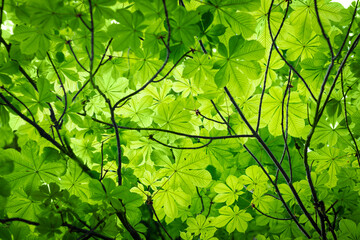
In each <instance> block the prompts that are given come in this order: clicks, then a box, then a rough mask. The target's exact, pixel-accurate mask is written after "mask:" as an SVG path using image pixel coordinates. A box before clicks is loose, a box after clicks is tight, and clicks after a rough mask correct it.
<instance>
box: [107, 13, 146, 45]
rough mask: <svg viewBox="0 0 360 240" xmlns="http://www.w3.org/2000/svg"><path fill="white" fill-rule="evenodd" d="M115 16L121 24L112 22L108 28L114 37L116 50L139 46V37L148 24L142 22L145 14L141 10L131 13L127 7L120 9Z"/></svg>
mask: <svg viewBox="0 0 360 240" xmlns="http://www.w3.org/2000/svg"><path fill="white" fill-rule="evenodd" d="M115 16H116V18H115V20H116V21H118V22H119V23H120V24H112V25H111V26H110V27H109V28H108V34H109V35H110V36H111V37H113V38H114V42H113V44H112V47H113V48H114V50H117V51H121V50H124V49H126V48H128V47H131V48H132V49H137V48H139V47H140V38H139V37H142V35H143V33H142V31H143V30H144V29H145V28H146V25H144V24H143V23H142V22H143V21H144V15H143V14H142V13H141V12H140V11H136V12H134V13H131V12H130V11H129V10H127V9H119V10H117V12H116V14H115ZM119 33H120V34H119Z"/></svg>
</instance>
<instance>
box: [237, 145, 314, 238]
mask: <svg viewBox="0 0 360 240" xmlns="http://www.w3.org/2000/svg"><path fill="white" fill-rule="evenodd" d="M243 146H244V148H245V150H246V151H247V152H248V153H249V154H250V155H251V157H252V158H253V159H254V160H255V161H256V162H257V164H258V165H259V167H260V168H261V170H262V171H263V172H264V173H265V175H266V176H267V178H268V179H269V181H270V182H271V184H272V185H273V186H274V188H275V191H276V193H277V195H278V196H279V200H280V201H281V202H282V204H283V205H284V207H285V209H286V211H287V212H288V214H289V215H290V217H291V219H293V220H294V222H295V223H296V225H297V226H298V228H299V229H300V231H301V232H302V233H303V234H304V235H305V236H306V237H307V238H309V239H310V238H311V237H310V235H309V234H308V233H307V232H306V230H305V229H304V228H303V226H302V225H301V224H300V223H299V221H298V220H297V218H296V216H295V215H294V214H293V213H292V212H291V209H290V208H289V206H288V205H287V204H286V202H285V200H284V198H283V196H282V194H281V192H280V189H279V187H278V185H277V184H276V183H275V182H274V181H273V180H272V178H271V176H270V175H269V173H268V172H267V171H266V169H265V168H264V166H263V165H262V164H261V162H260V161H259V160H258V159H257V157H256V156H255V155H254V154H253V153H252V152H251V151H250V149H248V148H247V146H246V145H245V144H244V145H243Z"/></svg>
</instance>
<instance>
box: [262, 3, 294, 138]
mask: <svg viewBox="0 0 360 240" xmlns="http://www.w3.org/2000/svg"><path fill="white" fill-rule="evenodd" d="M288 8H289V3H288V4H287V6H286V11H285V14H284V17H283V19H282V21H281V24H280V26H279V29H278V31H277V33H276V34H275V37H274V40H273V41H272V43H271V46H270V52H269V57H268V59H267V63H266V69H265V76H264V84H263V89H262V92H261V95H260V103H259V111H258V119H257V124H256V132H258V131H259V127H260V121H261V109H262V102H263V100H264V96H265V90H266V80H267V75H268V72H269V68H270V59H271V56H272V51H273V48H274V46H275V41H276V39H277V38H278V36H279V35H280V31H281V29H282V27H283V26H284V23H285V20H286V17H287V12H288V10H289V9H288ZM268 21H269V22H270V16H268Z"/></svg>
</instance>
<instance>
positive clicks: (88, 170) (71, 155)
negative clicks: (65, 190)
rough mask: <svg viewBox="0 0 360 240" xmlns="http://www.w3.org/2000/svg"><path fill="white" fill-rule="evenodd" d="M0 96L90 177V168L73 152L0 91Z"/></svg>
mask: <svg viewBox="0 0 360 240" xmlns="http://www.w3.org/2000/svg"><path fill="white" fill-rule="evenodd" d="M0 98H1V99H2V100H3V101H4V102H5V103H6V104H7V105H8V107H10V108H11V109H12V110H13V111H14V112H15V113H16V114H17V115H18V116H19V117H21V118H22V119H23V120H24V121H25V122H27V123H29V124H30V125H32V126H33V127H34V128H35V129H36V130H37V131H38V132H39V134H40V136H41V137H43V138H45V139H46V140H48V141H49V142H51V143H52V144H53V145H54V146H55V147H57V148H58V149H59V150H60V151H61V152H62V153H64V154H65V155H67V156H68V157H70V158H71V159H73V160H74V161H75V162H76V163H77V164H78V165H79V166H80V168H81V169H82V170H83V171H84V172H85V173H87V174H88V175H89V176H90V177H92V174H91V170H90V168H89V167H88V166H87V165H86V164H84V163H83V162H82V161H81V160H80V159H79V158H77V156H76V155H75V154H74V153H73V152H69V151H67V150H66V148H64V147H63V146H61V145H60V144H59V143H58V142H57V141H55V139H53V138H52V137H51V136H50V135H49V134H48V133H47V132H45V130H44V129H43V128H42V127H40V126H39V125H38V124H37V123H36V122H33V121H31V120H30V119H29V118H28V117H27V116H25V115H24V114H22V113H21V112H20V111H19V110H18V109H16V107H15V106H14V105H12V104H11V103H10V102H9V101H8V100H7V99H6V98H5V97H4V95H2V94H1V93H0Z"/></svg>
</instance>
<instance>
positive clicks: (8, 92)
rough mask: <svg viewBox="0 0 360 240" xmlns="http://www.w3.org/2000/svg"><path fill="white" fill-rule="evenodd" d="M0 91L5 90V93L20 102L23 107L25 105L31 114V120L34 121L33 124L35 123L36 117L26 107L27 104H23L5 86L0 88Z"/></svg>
mask: <svg viewBox="0 0 360 240" xmlns="http://www.w3.org/2000/svg"><path fill="white" fill-rule="evenodd" d="M0 89H3V90H4V91H5V92H7V94H9V95H10V96H11V97H13V98H14V99H15V100H16V101H18V102H19V103H20V104H21V105H23V106H24V107H25V108H26V110H27V111H28V112H29V114H30V115H31V118H32V120H33V122H35V118H34V115H33V114H32V112H31V111H30V109H29V108H28V107H27V106H26V105H25V103H23V102H22V101H21V100H20V99H19V98H17V97H16V96H15V95H14V94H12V93H11V92H10V91H9V90H7V89H6V88H5V87H4V86H0Z"/></svg>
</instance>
